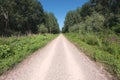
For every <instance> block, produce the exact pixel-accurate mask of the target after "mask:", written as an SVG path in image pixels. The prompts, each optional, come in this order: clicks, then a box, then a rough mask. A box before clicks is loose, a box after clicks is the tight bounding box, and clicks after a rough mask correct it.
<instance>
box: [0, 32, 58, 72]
mask: <svg viewBox="0 0 120 80" xmlns="http://www.w3.org/2000/svg"><path fill="white" fill-rule="evenodd" d="M55 37H57V35H52V34H44V35H32V36H24V37H9V38H0V74H2V73H4V72H5V71H7V70H8V69H10V68H12V67H13V66H14V65H16V64H17V63H19V62H20V61H22V60H23V59H24V58H26V57H27V56H28V55H30V54H31V53H33V52H34V51H36V50H37V49H39V48H41V47H43V46H45V45H46V44H47V43H48V42H49V41H51V40H52V39H54V38H55Z"/></svg>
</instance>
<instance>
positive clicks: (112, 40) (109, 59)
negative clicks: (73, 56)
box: [65, 33, 120, 79]
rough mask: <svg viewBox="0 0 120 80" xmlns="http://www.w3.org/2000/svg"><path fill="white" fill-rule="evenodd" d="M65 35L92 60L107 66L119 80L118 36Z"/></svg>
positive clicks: (119, 52)
mask: <svg viewBox="0 0 120 80" xmlns="http://www.w3.org/2000/svg"><path fill="white" fill-rule="evenodd" d="M65 35H66V37H67V38H68V39H70V40H71V41H72V42H74V43H75V44H76V45H77V46H78V47H79V48H80V49H81V50H82V51H84V52H85V53H86V54H87V55H88V56H90V57H91V58H92V59H93V60H95V61H99V62H102V63H104V64H105V65H106V66H107V67H106V69H107V70H108V71H109V72H111V74H113V75H114V76H115V77H117V78H118V79H120V65H119V64H120V45H119V44H120V43H119V41H120V38H119V37H118V36H116V35H115V34H106V35H104V34H103V33H99V35H97V34H93V33H84V34H83V33H80V34H78V33H67V34H65ZM115 36H116V37H115ZM73 37H74V38H73ZM105 37H106V38H105ZM108 37H109V38H108Z"/></svg>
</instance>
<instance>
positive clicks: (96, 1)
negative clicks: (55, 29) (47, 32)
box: [62, 0, 120, 80]
mask: <svg viewBox="0 0 120 80" xmlns="http://www.w3.org/2000/svg"><path fill="white" fill-rule="evenodd" d="M62 31H63V32H64V33H66V37H67V38H68V39H70V40H71V41H73V42H74V43H75V44H77V46H78V47H79V48H80V49H81V50H83V51H84V52H85V53H86V55H88V56H89V57H91V59H93V60H95V61H97V62H101V63H103V64H104V65H105V69H107V71H109V72H110V73H111V74H112V75H114V78H115V80H120V0H90V1H89V2H87V3H85V4H84V5H83V6H82V7H81V8H77V9H76V10H74V11H69V12H68V13H67V15H66V18H65V22H64V27H63V29H62Z"/></svg>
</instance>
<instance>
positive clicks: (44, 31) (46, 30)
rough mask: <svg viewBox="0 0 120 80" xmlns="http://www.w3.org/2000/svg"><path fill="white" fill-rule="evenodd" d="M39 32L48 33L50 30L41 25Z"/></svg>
mask: <svg viewBox="0 0 120 80" xmlns="http://www.w3.org/2000/svg"><path fill="white" fill-rule="evenodd" d="M38 31H39V33H48V29H47V28H46V27H45V25H43V24H41V25H39V30H38Z"/></svg>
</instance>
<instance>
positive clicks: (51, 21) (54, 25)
mask: <svg viewBox="0 0 120 80" xmlns="http://www.w3.org/2000/svg"><path fill="white" fill-rule="evenodd" d="M45 15H46V17H45V26H46V27H47V28H48V32H49V33H54V34H55V33H59V32H60V29H59V25H58V22H57V19H56V17H55V16H54V14H53V13H47V12H45Z"/></svg>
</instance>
